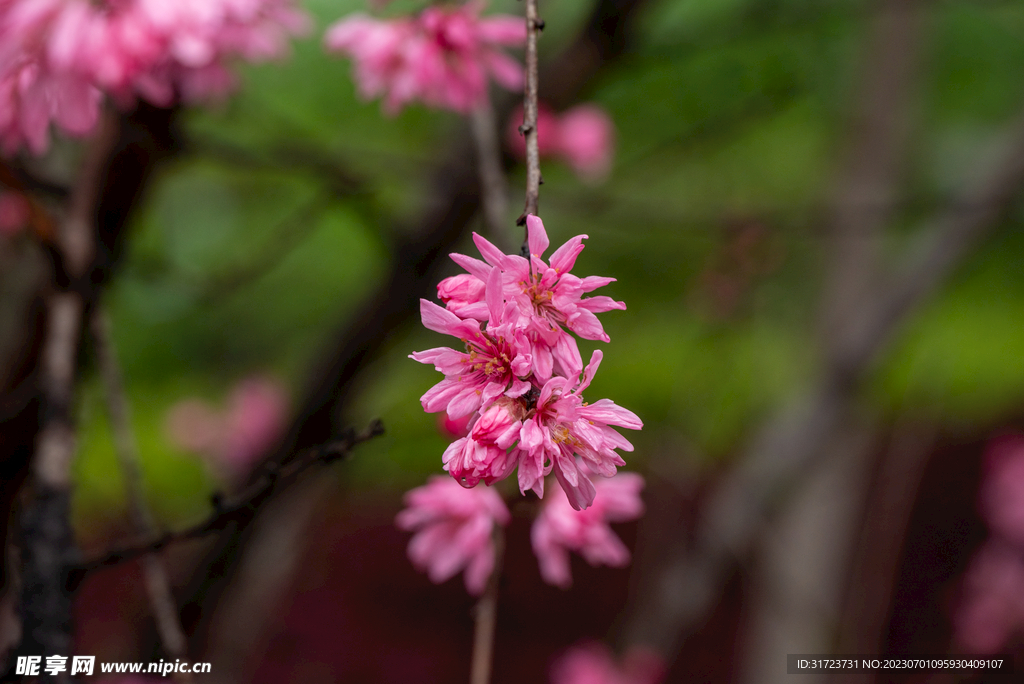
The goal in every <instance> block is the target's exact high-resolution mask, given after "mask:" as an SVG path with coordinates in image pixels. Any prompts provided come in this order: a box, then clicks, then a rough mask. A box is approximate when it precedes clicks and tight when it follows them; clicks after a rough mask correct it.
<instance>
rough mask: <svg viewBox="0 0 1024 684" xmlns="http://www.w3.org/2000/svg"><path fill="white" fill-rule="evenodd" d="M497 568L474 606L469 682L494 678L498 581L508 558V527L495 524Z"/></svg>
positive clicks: (481, 683) (474, 683) (480, 682)
mask: <svg viewBox="0 0 1024 684" xmlns="http://www.w3.org/2000/svg"><path fill="white" fill-rule="evenodd" d="M493 540H494V571H493V572H492V573H491V577H490V579H488V580H487V589H486V590H485V591H484V595H483V596H481V597H480V600H479V601H477V604H476V607H475V608H474V609H473V619H474V622H475V623H474V626H473V660H472V666H471V670H470V677H469V681H470V684H488V682H490V681H491V663H492V661H493V660H494V634H495V632H496V631H497V623H498V583H499V581H500V579H501V565H502V562H503V561H504V558H505V530H504V529H503V528H502V527H501V526H499V525H495V526H494V532H493Z"/></svg>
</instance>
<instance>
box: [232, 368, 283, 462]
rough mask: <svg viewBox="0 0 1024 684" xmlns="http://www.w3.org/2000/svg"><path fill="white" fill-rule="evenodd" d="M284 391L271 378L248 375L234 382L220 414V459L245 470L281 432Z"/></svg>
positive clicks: (267, 448)
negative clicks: (222, 432) (222, 442)
mask: <svg viewBox="0 0 1024 684" xmlns="http://www.w3.org/2000/svg"><path fill="white" fill-rule="evenodd" d="M287 415H288V394H287V393H286V392H285V390H284V388H283V387H282V386H281V385H280V383H278V382H277V381H275V380H272V379H270V378H267V377H255V378H248V379H246V380H243V381H242V382H240V383H238V384H237V385H235V388H234V389H233V390H232V391H231V396H230V398H229V399H228V407H227V412H226V414H225V416H224V423H225V428H226V431H227V440H226V443H225V446H224V454H223V455H224V460H225V461H226V462H227V463H229V464H231V465H232V466H234V467H235V468H237V469H238V470H243V471H244V470H248V469H249V468H250V467H251V466H252V465H253V464H254V463H255V462H256V461H257V460H259V458H260V457H261V456H264V455H266V453H267V452H268V451H269V450H270V448H271V447H273V446H274V444H276V443H277V440H278V439H279V438H280V437H281V435H282V434H283V433H284V428H285V419H286V418H287Z"/></svg>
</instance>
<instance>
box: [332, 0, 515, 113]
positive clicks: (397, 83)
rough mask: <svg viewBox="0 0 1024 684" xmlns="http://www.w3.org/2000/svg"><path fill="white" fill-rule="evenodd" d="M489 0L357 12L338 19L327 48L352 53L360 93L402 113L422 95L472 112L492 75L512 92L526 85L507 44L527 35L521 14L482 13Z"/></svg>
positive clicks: (424, 99)
mask: <svg viewBox="0 0 1024 684" xmlns="http://www.w3.org/2000/svg"><path fill="white" fill-rule="evenodd" d="M481 8H482V3H479V2H468V3H466V4H465V5H462V6H460V7H454V8H442V7H437V6H431V7H428V8H427V9H425V10H423V12H422V13H420V15H419V16H417V17H413V18H402V19H397V20H393V21H385V20H379V19H373V18H371V17H368V16H366V15H362V14H356V15H353V16H351V17H348V18H346V19H343V20H341V21H339V22H337V23H335V24H334V25H332V26H331V27H330V28H329V29H328V31H327V33H326V35H325V36H324V43H325V45H326V47H327V49H328V50H331V51H334V52H344V53H346V54H348V55H349V56H351V57H352V59H353V61H354V68H355V80H356V82H357V84H358V86H359V92H360V95H362V97H364V98H366V99H371V98H376V97H381V96H383V97H384V109H385V111H387V112H389V113H392V114H394V113H397V112H398V111H399V110H400V109H401V108H402V107H403V106H404V105H406V104H408V103H409V102H412V101H417V100H418V101H420V102H423V103H424V104H426V105H428V106H431V107H439V108H444V109H451V110H454V111H456V112H460V113H468V112H469V111H471V110H472V109H473V108H475V107H477V106H478V105H479V104H480V103H481V101H483V99H484V97H485V96H486V92H487V77H488V76H491V77H492V78H494V80H496V81H497V82H498V83H499V84H500V85H502V86H504V87H505V88H508V89H509V90H518V89H519V88H521V87H522V79H523V75H522V68H521V67H520V66H519V64H518V63H517V62H516V61H515V60H513V59H512V58H510V57H509V56H508V55H506V54H505V53H504V52H503V51H502V50H501V49H500V48H502V47H508V46H517V45H521V44H522V43H523V42H524V41H525V40H526V26H525V23H524V21H523V20H522V19H520V18H518V17H512V16H493V17H488V18H486V19H481V18H480V17H479V14H480V10H481Z"/></svg>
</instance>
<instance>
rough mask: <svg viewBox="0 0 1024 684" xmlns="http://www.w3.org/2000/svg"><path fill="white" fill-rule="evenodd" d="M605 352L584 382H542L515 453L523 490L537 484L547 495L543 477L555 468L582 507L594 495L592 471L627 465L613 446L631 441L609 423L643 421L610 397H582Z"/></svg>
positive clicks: (597, 354) (635, 425) (607, 472)
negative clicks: (594, 398)
mask: <svg viewBox="0 0 1024 684" xmlns="http://www.w3.org/2000/svg"><path fill="white" fill-rule="evenodd" d="M602 357H603V354H602V353H601V351H600V350H595V351H594V353H593V355H592V356H591V358H590V363H589V364H588V365H587V368H586V369H585V370H584V373H583V379H582V381H580V380H578V379H577V380H575V381H570V380H568V379H567V378H562V377H554V378H551V379H550V380H548V381H547V382H545V383H544V387H543V388H542V389H541V390H540V395H539V396H538V398H537V403H536V406H535V407H534V408H533V410H532V411H531V413H530V415H529V416H528V417H527V418H526V419H525V420H524V421H523V427H522V430H521V431H520V441H519V444H518V445H517V446H516V449H515V452H514V455H515V456H516V458H517V460H518V463H519V489H520V491H522V492H523V493H525V492H526V490H528V489H533V490H534V491H536V492H537V494H538V495H543V493H544V476H545V475H547V473H548V472H550V470H554V473H555V478H556V479H557V480H558V483H559V484H560V485H561V486H562V489H563V491H565V493H566V496H567V497H568V499H569V503H570V505H571V506H572V507H573V508H575V509H576V510H582V509H584V508H587V507H588V506H590V505H591V504H592V503H593V502H594V497H595V495H596V489H595V486H594V484H593V482H591V480H590V477H589V474H590V473H593V474H596V475H600V476H602V477H612V476H613V475H615V473H616V468H617V467H618V466H624V465H626V463H625V461H623V460H622V457H621V456H619V454H618V453H617V452H616V451H615V450H616V449H623V450H624V451H632V450H633V445H632V444H630V443H629V441H628V440H626V439H625V438H624V437H623V436H622V435H620V434H619V433H618V432H617V431H616V430H614V429H613V428H612V427H611V426H612V425H617V426H619V427H624V428H627V429H630V430H639V429H641V428H642V427H643V422H641V420H640V418H638V417H637V415H636V414H635V413H633V412H632V411H629V410H627V409H624V408H622V407H621V406H616V405H615V402H613V401H611V400H610V399H601V400H599V401H596V402H594V403H593V404H588V403H587V402H585V401H583V396H582V393H583V391H584V390H585V389H586V388H587V387H589V386H590V382H591V381H592V380H593V378H594V374H595V373H597V369H598V367H599V366H600V364H601V359H602ZM577 456H579V457H580V460H579V461H577V459H576V457H577ZM546 464H550V465H546Z"/></svg>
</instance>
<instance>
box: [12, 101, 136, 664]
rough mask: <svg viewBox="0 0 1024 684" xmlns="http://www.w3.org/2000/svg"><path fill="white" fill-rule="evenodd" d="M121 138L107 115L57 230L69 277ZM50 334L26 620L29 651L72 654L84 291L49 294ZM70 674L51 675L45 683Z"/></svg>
mask: <svg viewBox="0 0 1024 684" xmlns="http://www.w3.org/2000/svg"><path fill="white" fill-rule="evenodd" d="M116 139H117V121H116V119H115V118H114V117H113V116H112V115H110V114H109V113H107V114H106V115H105V116H104V117H103V118H102V120H101V122H100V124H99V127H98V130H97V131H96V133H95V134H94V137H93V139H92V140H91V143H90V146H89V149H88V151H87V153H86V157H85V161H84V163H83V165H82V168H81V169H80V170H79V176H78V182H77V183H76V185H75V188H74V190H73V192H72V194H71V200H70V206H69V208H68V213H67V216H66V217H65V219H64V221H63V223H62V225H61V226H60V229H59V232H58V233H57V236H56V248H57V250H58V251H59V254H60V256H61V257H62V262H63V265H64V268H65V270H66V274H67V276H68V277H69V279H70V280H71V281H72V282H74V283H77V282H79V281H80V280H81V279H82V278H84V277H85V276H86V275H87V274H88V270H89V266H90V264H91V263H92V261H93V255H94V250H95V244H96V237H95V236H96V233H95V231H96V221H95V212H96V207H97V205H98V202H99V189H100V187H101V183H102V174H103V171H104V166H105V165H106V162H107V159H108V156H109V153H110V150H111V149H112V147H113V145H114V142H115V141H116ZM46 308H47V326H46V338H45V341H44V344H43V351H42V358H41V363H40V381H41V390H42V395H43V410H44V414H43V418H42V421H41V428H40V431H39V435H38V438H37V441H36V450H35V454H34V455H33V458H32V464H31V476H30V482H31V497H30V499H29V502H28V504H27V505H26V506H25V510H24V512H23V514H22V516H21V530H20V537H21V540H20V541H21V544H20V546H21V558H22V568H21V575H20V577H21V605H20V611H19V612H20V614H21V624H22V641H21V645H20V646H19V649H18V651H19V652H20V653H24V654H33V653H46V654H67V653H69V652H70V647H71V638H72V624H71V595H70V593H69V592H67V591H65V590H64V588H63V586H62V585H61V579H62V577H61V576H62V569H63V566H64V565H65V564H66V563H67V561H68V559H69V558H71V557H72V556H73V555H74V553H75V541H74V532H73V531H72V529H71V520H70V517H69V516H70V502H71V465H72V463H73V461H74V455H75V447H76V431H75V427H74V421H73V419H72V415H71V406H72V402H73V400H74V389H75V377H76V366H77V363H78V347H79V344H78V343H79V339H80V337H81V334H82V325H83V323H84V317H85V308H86V301H85V298H84V296H83V294H82V292H81V290H80V289H67V290H57V291H55V292H52V293H51V294H50V295H49V296H48V297H47V302H46ZM66 679H67V677H66V676H57V677H52V676H50V675H44V677H43V680H44V681H51V680H53V681H65V680H66Z"/></svg>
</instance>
